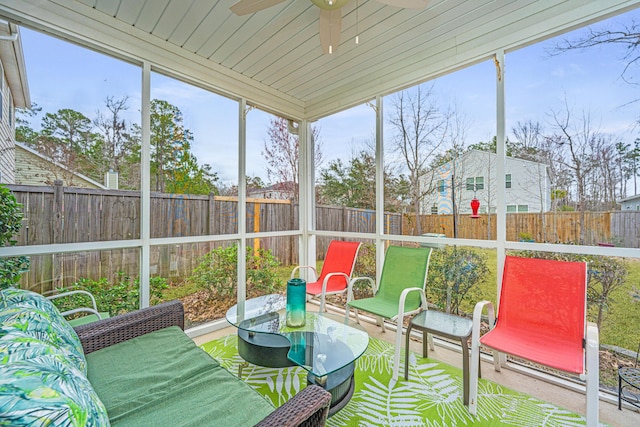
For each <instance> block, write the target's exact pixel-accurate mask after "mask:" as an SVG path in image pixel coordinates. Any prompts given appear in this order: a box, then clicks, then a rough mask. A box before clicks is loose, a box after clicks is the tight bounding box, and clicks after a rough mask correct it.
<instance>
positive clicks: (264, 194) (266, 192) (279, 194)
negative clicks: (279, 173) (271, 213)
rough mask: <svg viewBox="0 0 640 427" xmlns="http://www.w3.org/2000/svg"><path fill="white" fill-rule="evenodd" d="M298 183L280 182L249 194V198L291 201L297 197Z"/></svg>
mask: <svg viewBox="0 0 640 427" xmlns="http://www.w3.org/2000/svg"><path fill="white" fill-rule="evenodd" d="M296 185H297V184H296V183H295V182H291V181H285V182H278V183H276V184H273V185H270V186H269V187H265V188H257V189H254V190H251V191H248V192H247V197H251V198H254V199H272V200H291V199H293V198H294V197H295V188H296Z"/></svg>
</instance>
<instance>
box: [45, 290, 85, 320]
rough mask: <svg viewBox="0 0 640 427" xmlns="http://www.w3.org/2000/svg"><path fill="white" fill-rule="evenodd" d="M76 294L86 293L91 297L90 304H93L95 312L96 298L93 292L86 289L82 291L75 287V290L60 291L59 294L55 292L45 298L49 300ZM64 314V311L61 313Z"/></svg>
mask: <svg viewBox="0 0 640 427" xmlns="http://www.w3.org/2000/svg"><path fill="white" fill-rule="evenodd" d="M78 294H82V295H86V296H88V297H89V298H90V299H91V304H92V305H93V309H94V310H95V311H96V312H97V311H98V306H97V305H96V299H95V298H94V297H93V294H92V293H91V292H88V291H84V290H82V289H76V290H75V291H69V292H62V293H59V294H55V295H48V296H47V297H46V298H47V299H48V300H49V301H51V300H54V299H58V298H63V297H68V296H71V295H78ZM63 315H64V313H63Z"/></svg>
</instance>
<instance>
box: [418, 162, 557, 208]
mask: <svg viewBox="0 0 640 427" xmlns="http://www.w3.org/2000/svg"><path fill="white" fill-rule="evenodd" d="M496 159H497V156H496V155H495V154H494V153H489V152H486V151H479V150H470V151H468V152H466V153H464V154H463V155H461V156H460V157H459V158H458V159H456V160H454V161H451V162H447V163H445V164H443V165H442V166H440V167H438V168H437V169H435V170H434V171H433V172H431V173H429V174H427V175H426V176H425V177H424V179H423V181H422V182H423V188H422V191H425V190H431V192H430V194H428V195H427V196H426V197H424V199H423V202H422V206H421V211H422V213H423V214H429V213H432V212H437V213H438V214H451V212H452V210H453V209H452V207H453V201H452V199H453V198H454V197H455V203H456V211H457V212H458V213H460V214H470V213H471V206H470V204H471V200H472V199H473V198H474V197H476V198H477V199H478V200H479V201H480V213H494V212H495V211H496V198H497V186H498V185H500V186H504V187H505V198H506V200H505V201H506V204H507V206H511V205H513V206H515V210H514V212H547V211H548V210H549V209H550V207H551V191H550V190H551V189H550V182H549V177H548V174H547V166H546V165H545V164H543V163H537V162H532V161H528V160H522V159H517V158H513V157H507V158H506V160H505V176H503V177H497V173H496V171H497V161H496ZM454 162H455V163H454ZM452 186H453V192H452Z"/></svg>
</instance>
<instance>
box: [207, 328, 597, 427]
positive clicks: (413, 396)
mask: <svg viewBox="0 0 640 427" xmlns="http://www.w3.org/2000/svg"><path fill="white" fill-rule="evenodd" d="M201 347H202V348H203V349H204V350H205V351H206V352H208V353H209V354H210V355H211V356H212V357H213V358H215V359H217V360H218V361H219V362H220V364H221V365H222V366H224V367H225V368H227V369H228V370H229V371H231V372H233V373H237V372H238V364H239V363H240V362H242V359H241V358H240V356H239V355H238V351H237V336H236V335H235V334H233V335H228V336H225V337H222V338H219V339H216V340H214V341H210V342H208V343H206V344H203V345H202V346H201ZM393 350H394V348H393V345H392V344H390V343H387V342H385V341H382V340H379V339H376V338H370V339H369V347H368V348H367V351H366V352H365V354H364V355H362V357H360V359H358V361H357V364H356V374H355V375H356V387H355V393H354V395H353V398H352V399H351V401H350V402H349V404H348V405H347V406H346V407H345V408H344V409H342V410H341V411H339V412H338V413H336V414H335V415H334V416H332V417H331V418H329V420H328V421H327V426H332V427H340V426H384V427H389V426H427V427H432V426H433V427H436V426H465V425H466V426H532V427H534V426H535V427H540V426H553V427H555V426H583V425H585V419H584V418H583V417H582V416H580V415H577V414H575V413H573V412H571V411H568V410H566V409H563V408H559V407H557V406H555V405H552V404H550V403H547V402H543V401H541V400H538V399H535V398H533V397H531V396H527V395H525V394H521V393H517V392H515V391H512V390H509V389H507V388H505V387H502V386H500V385H498V384H496V383H493V382H491V381H487V380H484V379H480V384H479V399H478V417H477V418H475V419H474V418H472V417H471V416H470V415H469V413H468V412H467V409H466V407H465V406H464V405H463V404H462V371H461V370H460V369H457V368H454V367H452V366H449V365H445V364H443V363H440V362H437V361H435V360H433V359H423V358H422V357H420V356H416V355H415V354H413V353H412V354H411V355H410V357H409V369H410V370H411V371H410V373H409V381H405V380H404V378H402V376H401V379H400V380H399V381H398V383H397V384H396V386H395V387H394V388H392V389H389V382H390V380H391V375H392V363H393ZM401 372H402V369H401ZM242 379H243V380H244V381H245V382H246V383H247V384H249V385H250V386H251V387H253V388H254V389H256V390H257V391H258V392H259V393H260V394H262V395H264V396H265V397H266V398H267V399H269V400H270V401H271V402H272V403H273V404H274V405H275V406H280V405H282V404H283V403H284V402H286V401H287V400H289V399H290V398H291V397H292V396H294V395H295V394H296V393H298V391H300V390H301V389H303V388H304V387H306V371H305V370H304V369H302V368H299V367H292V368H284V369H274V368H265V367H262V366H257V365H253V364H249V366H248V367H245V368H244V369H243V371H242Z"/></svg>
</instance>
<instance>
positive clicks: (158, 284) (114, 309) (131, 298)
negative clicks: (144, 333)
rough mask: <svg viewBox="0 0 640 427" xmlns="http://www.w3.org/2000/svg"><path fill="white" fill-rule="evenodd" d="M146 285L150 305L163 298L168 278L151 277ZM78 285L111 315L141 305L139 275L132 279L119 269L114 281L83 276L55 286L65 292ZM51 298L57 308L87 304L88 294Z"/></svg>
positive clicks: (62, 309)
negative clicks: (75, 280) (147, 286)
mask: <svg viewBox="0 0 640 427" xmlns="http://www.w3.org/2000/svg"><path fill="white" fill-rule="evenodd" d="M149 285H150V286H149V293H150V295H149V297H150V303H151V305H155V304H158V303H159V302H161V300H162V291H163V290H164V289H167V288H168V287H169V286H168V285H167V280H166V279H165V278H164V277H151V278H150V279H149ZM77 289H81V290H85V291H88V292H90V293H91V294H93V296H94V298H95V299H96V305H97V306H98V311H100V312H109V315H110V316H116V315H118V314H122V313H128V312H130V311H134V310H137V309H138V308H140V279H132V278H131V277H129V276H128V275H126V274H125V273H123V272H118V274H117V280H116V283H113V284H111V283H109V281H108V280H107V279H106V278H105V277H103V278H101V279H99V280H92V279H86V278H82V279H80V280H78V281H77V282H76V283H74V284H73V285H71V286H69V287H66V288H64V289H58V292H60V293H64V292H69V291H72V290H77ZM53 302H54V304H55V305H56V306H57V307H58V309H60V311H65V310H70V309H73V308H77V307H90V301H89V298H88V297H87V296H83V295H81V294H80V295H72V296H69V297H68V298H58V299H55V300H53Z"/></svg>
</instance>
